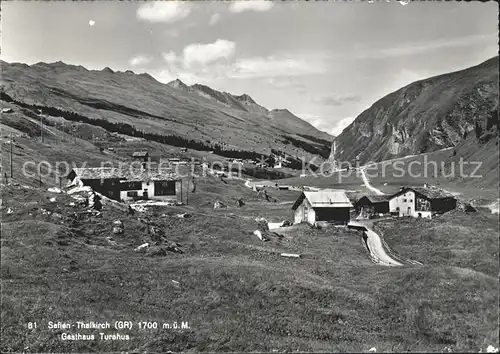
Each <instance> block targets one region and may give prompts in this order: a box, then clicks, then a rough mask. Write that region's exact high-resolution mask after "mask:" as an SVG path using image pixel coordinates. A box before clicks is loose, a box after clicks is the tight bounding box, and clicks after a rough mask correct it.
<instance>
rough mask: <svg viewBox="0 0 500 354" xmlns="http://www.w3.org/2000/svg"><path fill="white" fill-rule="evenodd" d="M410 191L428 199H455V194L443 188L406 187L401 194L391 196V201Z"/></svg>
mask: <svg viewBox="0 0 500 354" xmlns="http://www.w3.org/2000/svg"><path fill="white" fill-rule="evenodd" d="M408 191H414V192H415V193H418V194H420V195H422V196H424V197H425V198H427V199H442V198H453V197H454V196H453V194H451V193H448V192H446V191H444V190H442V189H441V188H437V187H434V186H429V187H405V188H403V189H402V190H400V191H399V192H397V193H395V194H393V195H392V196H391V199H392V198H394V197H397V196H399V195H401V194H403V193H406V192H408Z"/></svg>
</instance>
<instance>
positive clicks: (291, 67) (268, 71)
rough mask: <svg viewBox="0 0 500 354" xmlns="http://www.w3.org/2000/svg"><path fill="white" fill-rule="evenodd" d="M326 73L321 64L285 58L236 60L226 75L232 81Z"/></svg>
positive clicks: (307, 60)
mask: <svg viewBox="0 0 500 354" xmlns="http://www.w3.org/2000/svg"><path fill="white" fill-rule="evenodd" d="M325 71H326V67H325V66H324V64H323V63H322V62H319V61H311V60H309V59H305V58H293V57H286V56H269V57H265V58H264V57H253V58H243V59H239V60H237V61H236V62H235V63H234V65H233V66H232V68H231V71H230V72H229V73H228V77H231V78H234V79H247V78H265V77H278V76H285V77H290V76H301V75H310V74H318V73H323V72H325Z"/></svg>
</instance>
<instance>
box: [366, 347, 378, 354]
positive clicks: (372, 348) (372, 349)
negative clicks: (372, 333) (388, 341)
mask: <svg viewBox="0 0 500 354" xmlns="http://www.w3.org/2000/svg"><path fill="white" fill-rule="evenodd" d="M368 351H369V352H370V353H376V352H377V348H375V347H371V348H370V350H368Z"/></svg>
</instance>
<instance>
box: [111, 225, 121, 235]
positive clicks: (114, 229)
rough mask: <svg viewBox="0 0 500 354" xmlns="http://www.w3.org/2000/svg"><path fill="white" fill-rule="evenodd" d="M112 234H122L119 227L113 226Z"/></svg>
mask: <svg viewBox="0 0 500 354" xmlns="http://www.w3.org/2000/svg"><path fill="white" fill-rule="evenodd" d="M113 233H114V234H118V235H119V234H123V228H121V227H119V226H114V227H113Z"/></svg>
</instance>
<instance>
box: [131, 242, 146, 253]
mask: <svg viewBox="0 0 500 354" xmlns="http://www.w3.org/2000/svg"><path fill="white" fill-rule="evenodd" d="M147 247H149V243H147V242H146V243H143V244H142V245H140V246H137V247H136V248H134V251H143V250H145V249H146V248H147Z"/></svg>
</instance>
